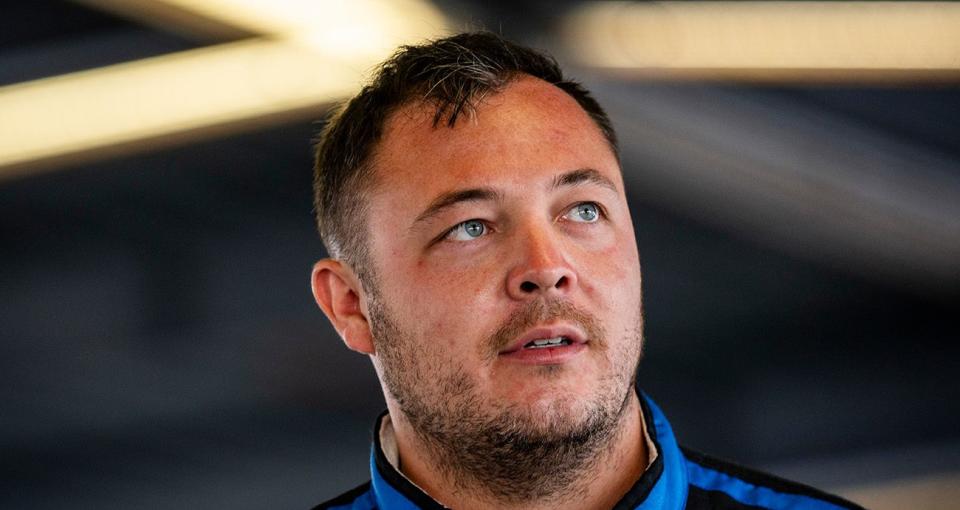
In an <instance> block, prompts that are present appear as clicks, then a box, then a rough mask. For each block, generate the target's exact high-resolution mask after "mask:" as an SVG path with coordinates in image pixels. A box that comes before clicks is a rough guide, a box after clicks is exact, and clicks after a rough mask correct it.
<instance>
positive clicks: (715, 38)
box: [563, 1, 960, 79]
mask: <svg viewBox="0 0 960 510" xmlns="http://www.w3.org/2000/svg"><path fill="white" fill-rule="evenodd" d="M563 30H564V36H565V40H566V41H567V44H568V45H569V47H570V48H571V51H572V52H573V54H574V55H575V56H576V57H577V58H578V59H579V61H580V62H582V63H583V64H585V65H588V66H593V67H599V68H608V69H612V70H625V71H631V72H646V73H648V74H650V75H658V74H661V75H666V76H684V75H687V76H692V77H712V76H720V77H733V78H737V77H746V78H750V77H763V76H764V75H769V76H772V77H777V76H783V77H790V78H800V79H803V78H804V77H814V78H817V77H821V78H834V77H835V78H844V77H845V76H846V77H852V78H856V77H858V76H860V77H862V76H877V77H881V78H882V77H883V76H885V75H886V76H890V77H894V78H895V77H897V76H911V75H912V76H923V75H929V76H953V77H957V75H958V74H960V4H958V3H953V2H922V1H921V2H884V1H877V2H870V1H867V2H843V1H837V2H806V1H803V2H800V1H798V2H782V1H770V2H767V1H734V2H723V1H720V2H592V3H589V4H585V5H584V6H583V7H581V8H579V9H577V10H575V11H574V12H573V13H571V14H570V15H569V16H568V17H567V18H566V20H565V22H564V26H563Z"/></svg>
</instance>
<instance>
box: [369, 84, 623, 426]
mask: <svg viewBox="0 0 960 510" xmlns="http://www.w3.org/2000/svg"><path fill="white" fill-rule="evenodd" d="M433 112H434V108H433V107H432V106H431V105H424V104H414V105H410V106H407V107H405V108H402V109H401V110H399V111H398V112H396V113H395V114H393V115H392V116H391V117H390V119H389V121H388V122H387V124H386V126H385V132H384V137H383V139H382V142H381V144H380V145H379V146H378V149H377V151H376V154H375V156H374V165H375V168H376V185H375V186H374V189H373V192H372V193H371V196H370V202H369V206H370V209H369V215H368V227H369V232H370V239H369V240H368V243H369V245H370V248H371V263H372V265H373V267H374V273H375V277H374V278H373V281H372V284H373V287H374V288H373V289H367V297H368V301H367V305H368V309H369V320H370V323H371V328H372V330H373V334H374V344H375V347H376V351H377V355H376V356H375V357H374V363H375V366H376V368H377V371H378V374H379V375H380V378H381V380H382V381H383V383H384V389H385V392H386V393H387V397H388V400H390V399H392V400H393V401H394V403H395V404H396V405H397V406H398V407H399V409H401V410H403V412H404V413H405V414H416V415H419V416H408V418H409V420H410V422H411V423H413V424H414V426H415V428H416V427H417V426H418V424H419V425H420V426H422V427H427V426H428V425H426V424H429V423H434V424H436V423H438V422H440V423H443V422H445V421H451V420H457V421H459V422H460V423H459V424H458V423H453V424H449V423H448V424H447V425H454V426H458V427H459V426H463V427H469V426H468V425H467V423H466V422H476V426H477V427H483V426H484V423H493V422H496V421H497V420H500V422H501V423H503V420H504V419H508V423H510V424H512V425H510V427H513V429H516V430H517V431H520V432H524V433H531V434H534V435H537V434H539V435H541V436H543V437H549V436H557V437H559V436H562V435H564V434H569V433H572V432H576V431H577V430H579V429H582V428H583V427H589V426H596V425H597V423H596V422H597V421H598V420H604V419H605V420H607V421H609V420H611V419H613V418H614V417H615V416H618V414H617V413H619V412H620V410H621V409H622V407H623V402H624V401H625V399H626V398H627V395H628V392H629V391H630V390H631V383H632V378H633V374H634V371H635V369H636V364H637V362H638V360H639V356H640V349H641V337H642V332H641V330H642V318H641V311H640V310H641V292H640V266H639V259H638V254H637V250H636V242H635V239H634V235H633V227H632V223H631V220H630V214H629V210H628V207H627V203H626V198H625V196H624V191H623V181H622V178H621V175H620V171H619V166H618V163H617V160H616V158H615V156H614V154H613V153H612V151H611V149H610V147H609V145H608V143H607V141H606V139H605V138H604V137H603V135H602V134H601V132H600V130H599V129H598V127H597V126H596V125H595V124H594V122H593V121H592V120H591V119H590V118H589V116H588V115H587V113H586V112H584V111H583V109H581V108H580V106H579V105H578V104H577V103H576V101H575V100H573V99H572V98H571V97H570V96H568V95H567V94H566V93H564V92H563V91H561V90H560V89H557V88H556V87H553V86H552V85H549V84H547V83H546V82H543V81H540V80H537V79H534V78H521V79H519V80H516V81H514V82H512V83H511V84H509V85H508V86H506V87H505V88H504V89H503V90H502V91H500V92H498V93H496V94H491V95H488V96H487V97H486V98H485V99H484V100H483V101H482V102H481V103H480V104H479V106H478V108H477V110H476V112H475V115H473V116H469V117H462V118H461V119H460V120H459V121H458V123H457V124H456V126H455V127H453V128H448V127H446V126H445V125H443V124H441V125H440V126H439V127H433V125H432V120H433ZM557 342H559V344H558V345H554V346H550V345H549V344H554V343H557ZM545 343H546V344H548V345H547V346H541V345H537V344H545ZM421 432H422V431H421Z"/></svg>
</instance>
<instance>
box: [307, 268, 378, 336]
mask: <svg viewBox="0 0 960 510" xmlns="http://www.w3.org/2000/svg"><path fill="white" fill-rule="evenodd" d="M311 287H312V288H313V298H314V299H315V300H316V301H317V305H318V306H319V307H320V309H321V310H323V313H324V314H326V316H327V318H328V319H330V323H331V324H333V327H334V329H336V330H337V333H338V334H339V335H340V338H342V339H343V343H345V344H347V347H349V348H350V349H352V350H354V351H357V352H360V353H363V354H375V353H376V350H375V349H374V348H373V335H372V334H371V333H370V323H369V322H367V317H366V316H365V315H364V310H363V303H362V298H361V296H362V292H361V286H360V280H359V279H358V278H357V276H356V274H354V272H353V270H352V269H350V267H349V266H347V265H345V264H343V263H341V262H339V261H336V260H332V259H323V260H321V261H319V262H317V263H316V264H314V265H313V275H312V278H311Z"/></svg>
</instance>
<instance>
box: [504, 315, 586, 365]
mask: <svg viewBox="0 0 960 510" xmlns="http://www.w3.org/2000/svg"><path fill="white" fill-rule="evenodd" d="M588 343H589V342H588V339H587V337H586V335H585V334H584V332H583V330H582V329H580V328H579V327H576V326H574V325H569V324H555V325H548V326H540V327H535V328H533V329H531V330H529V331H527V333H526V334H524V335H523V336H521V337H520V338H518V339H517V340H516V341H515V342H513V344H512V345H509V346H507V347H506V348H505V349H504V350H502V351H500V356H501V359H503V360H507V361H509V362H517V363H523V364H534V365H556V364H561V363H565V362H567V361H569V360H572V359H573V358H574V357H576V356H577V355H579V354H580V353H583V352H585V351H586V349H587V344H588Z"/></svg>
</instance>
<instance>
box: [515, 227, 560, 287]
mask: <svg viewBox="0 0 960 510" xmlns="http://www.w3.org/2000/svg"><path fill="white" fill-rule="evenodd" d="M518 237H519V238H521V239H520V242H519V243H518V248H519V249H518V251H517V255H518V258H517V259H516V260H517V262H516V264H515V265H514V267H513V268H511V270H510V272H509V273H508V275H507V294H508V295H509V296H510V297H511V298H512V299H516V300H528V299H532V298H542V297H548V296H556V297H559V296H562V295H565V294H569V293H570V292H571V291H572V290H573V289H574V288H576V285H577V273H576V271H574V269H573V267H572V266H571V265H570V263H569V261H568V257H567V254H566V253H565V250H564V247H563V245H562V242H561V240H559V239H556V238H555V235H554V234H553V233H552V232H549V231H548V230H542V229H540V230H534V229H530V230H528V231H527V232H524V233H523V235H520V236H518Z"/></svg>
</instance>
